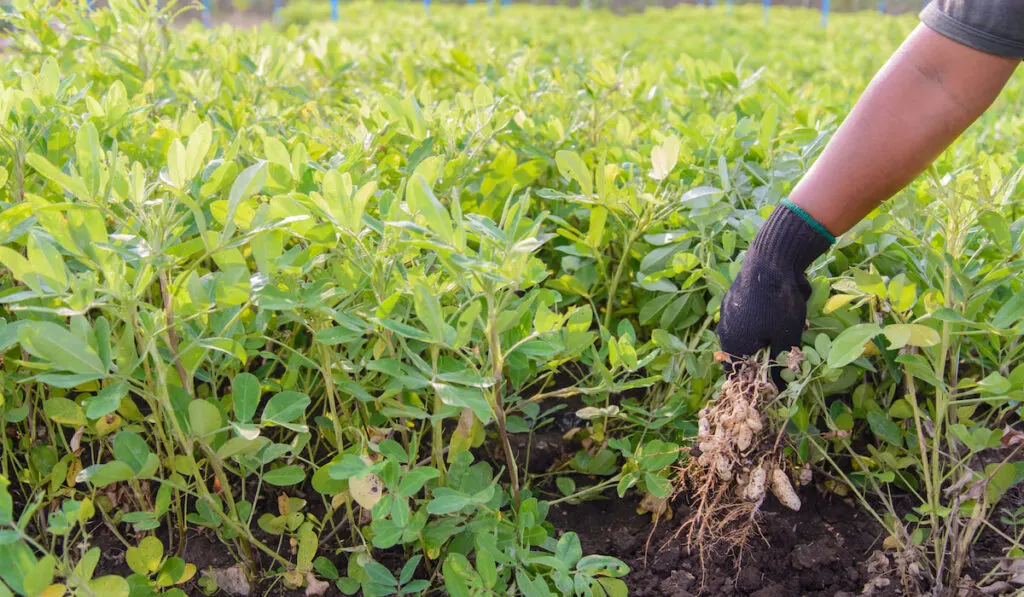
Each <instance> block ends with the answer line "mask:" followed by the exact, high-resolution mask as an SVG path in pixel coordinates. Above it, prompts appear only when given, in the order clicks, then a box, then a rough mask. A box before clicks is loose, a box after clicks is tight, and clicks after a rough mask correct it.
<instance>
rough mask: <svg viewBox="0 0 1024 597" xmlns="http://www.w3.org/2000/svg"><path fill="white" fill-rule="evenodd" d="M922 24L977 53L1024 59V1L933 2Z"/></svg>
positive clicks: (926, 8) (966, 0)
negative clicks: (977, 51)
mask: <svg viewBox="0 0 1024 597" xmlns="http://www.w3.org/2000/svg"><path fill="white" fill-rule="evenodd" d="M921 21H922V22H923V23H924V24H925V25H927V26H928V27H929V28H930V29H932V30H934V31H935V32H936V33H939V34H940V35H943V36H945V37H948V38H949V39H952V40H953V41H956V42H959V43H961V44H964V45H965V46H968V47H971V48H974V49H975V50H979V51H982V52H985V53H988V54H995V55H997V56H1005V57H1007V58H1020V59H1024V0H932V1H931V2H930V3H929V4H928V6H926V7H925V8H924V10H922V11H921Z"/></svg>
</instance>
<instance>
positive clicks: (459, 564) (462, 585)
mask: <svg viewBox="0 0 1024 597" xmlns="http://www.w3.org/2000/svg"><path fill="white" fill-rule="evenodd" d="M441 572H442V574H443V575H444V588H445V590H446V591H447V593H448V595H449V597H471V595H472V593H470V592H469V587H468V586H467V585H466V580H468V579H470V578H472V577H473V576H475V574H474V573H473V567H472V566H471V565H470V563H469V560H467V559H466V556H464V555H462V554H460V553H449V554H448V557H446V558H445V560H444V564H443V565H442V566H441Z"/></svg>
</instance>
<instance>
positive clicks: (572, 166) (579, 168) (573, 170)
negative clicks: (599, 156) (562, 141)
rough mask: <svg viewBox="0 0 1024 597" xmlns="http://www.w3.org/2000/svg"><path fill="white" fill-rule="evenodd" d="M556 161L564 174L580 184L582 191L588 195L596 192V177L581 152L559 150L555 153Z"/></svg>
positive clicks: (559, 169)
mask: <svg viewBox="0 0 1024 597" xmlns="http://www.w3.org/2000/svg"><path fill="white" fill-rule="evenodd" d="M555 163H556V164H557V165H558V171H559V172H561V173H562V175H563V176H568V177H569V178H571V179H573V180H575V181H576V183H577V184H579V185H580V192H582V193H583V194H584V195H587V196H590V195H593V194H594V177H593V176H591V174H590V169H589V168H587V165H586V164H585V163H584V162H583V158H581V157H580V156H579V154H577V153H576V152H574V151H565V150H562V151H559V152H558V153H556V154H555Z"/></svg>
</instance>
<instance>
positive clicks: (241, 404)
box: [231, 373, 260, 423]
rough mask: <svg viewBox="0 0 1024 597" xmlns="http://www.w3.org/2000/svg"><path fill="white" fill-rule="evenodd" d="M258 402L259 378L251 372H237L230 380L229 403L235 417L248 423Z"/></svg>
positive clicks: (254, 412) (241, 421)
mask: <svg viewBox="0 0 1024 597" xmlns="http://www.w3.org/2000/svg"><path fill="white" fill-rule="evenodd" d="M259 403H260V380H259V379H257V378H256V376H255V375H253V374H252V373H239V374H238V375H236V376H235V379H234V380H233V381H232V382H231V404H232V406H233V408H234V410H235V418H236V419H238V422H240V423H248V422H249V421H251V420H252V418H253V416H254V415H255V414H256V407H257V406H259Z"/></svg>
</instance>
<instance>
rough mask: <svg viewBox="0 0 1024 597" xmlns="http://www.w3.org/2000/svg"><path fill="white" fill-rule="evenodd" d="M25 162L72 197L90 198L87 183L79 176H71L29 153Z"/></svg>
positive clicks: (42, 158) (41, 157)
mask: <svg viewBox="0 0 1024 597" xmlns="http://www.w3.org/2000/svg"><path fill="white" fill-rule="evenodd" d="M25 162H26V163H27V164H28V165H29V166H32V167H33V168H35V170H36V171H37V172H39V173H40V174H42V175H43V176H44V177H46V178H48V179H49V180H50V181H51V182H53V183H55V184H56V185H57V186H59V187H61V188H62V189H64V190H66V191H68V192H69V193H71V194H72V195H74V196H76V197H79V198H81V199H88V198H89V189H88V188H87V187H86V186H85V182H84V181H82V179H81V178H80V177H78V176H74V177H72V176H69V175H67V174H64V173H63V172H61V170H60V168H57V167H56V166H54V165H53V164H51V163H50V162H49V161H48V160H47V159H46V158H44V157H43V156H41V155H37V154H35V153H29V154H28V155H26V156H25Z"/></svg>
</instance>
